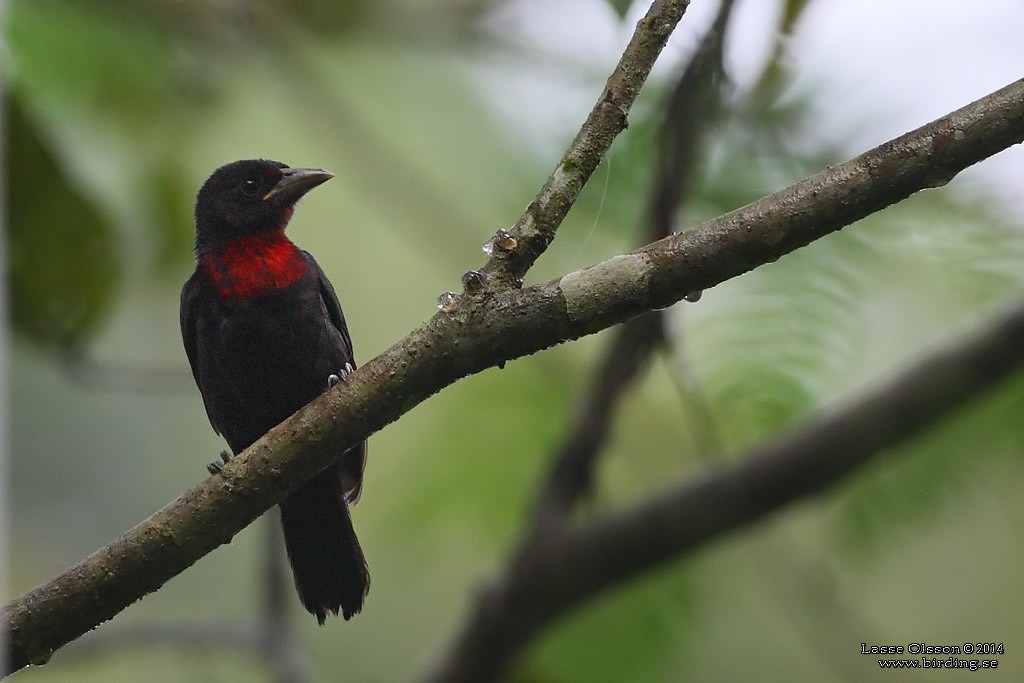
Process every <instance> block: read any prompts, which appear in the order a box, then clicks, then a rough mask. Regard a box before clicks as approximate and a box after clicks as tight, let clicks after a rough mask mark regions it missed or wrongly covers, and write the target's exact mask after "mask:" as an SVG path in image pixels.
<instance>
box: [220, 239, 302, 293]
mask: <svg viewBox="0 0 1024 683" xmlns="http://www.w3.org/2000/svg"><path fill="white" fill-rule="evenodd" d="M203 267H205V268H206V272H207V273H208V274H209V276H210V279H211V280H212V281H213V286H214V287H216V288H217V295H218V296H220V297H221V298H224V299H250V298H253V297H257V296H260V295H263V294H267V293H269V292H272V291H274V290H277V289H283V288H285V287H288V286H290V285H293V284H295V283H296V282H298V281H299V280H301V279H302V277H303V276H304V275H305V274H306V267H307V264H306V259H305V258H303V256H302V252H301V251H299V248H298V247H296V246H295V245H294V244H292V242H291V240H289V239H288V238H287V237H285V236H284V233H283V232H271V233H262V234H259V235H247V236H246V237H240V238H238V239H236V240H233V241H231V242H228V243H227V244H225V245H224V246H222V247H220V248H218V249H216V250H214V251H212V252H210V253H209V254H207V255H206V256H205V257H204V258H203Z"/></svg>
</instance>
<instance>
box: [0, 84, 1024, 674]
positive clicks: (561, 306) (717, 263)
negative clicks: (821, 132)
mask: <svg viewBox="0 0 1024 683" xmlns="http://www.w3.org/2000/svg"><path fill="white" fill-rule="evenodd" d="M1022 138H1024V81H1018V82H1015V83H1013V84H1011V85H1009V86H1007V87H1005V88H1003V89H1001V90H999V91H997V92H995V93H993V94H992V95H989V96H987V97H985V98H982V99H981V100H979V101H977V102H975V103H973V104H971V105H968V106H967V107H964V108H963V109H961V110H959V111H957V112H954V113H953V114H950V115H949V116H946V117H943V118H941V119H939V120H938V121H935V122H934V123H931V124H928V125H926V126H923V127H922V128H920V129H918V130H916V131H914V132H912V133H909V134H907V135H904V136H902V137H901V138H898V139H897V140H894V141H892V142H889V143H886V144H884V145H882V146H881V147H878V148H876V149H874V150H872V151H870V152H868V153H866V154H863V155H861V156H859V157H857V158H856V159H853V160H851V161H848V162H846V163H843V164H840V165H838V166H835V167H833V168H830V169H827V170H825V171H822V172H821V173H818V174H816V175H814V176H811V177H810V178H808V179H807V180H804V181H802V182H800V183H797V184H795V185H793V186H791V187H789V188H787V189H785V190H782V191H780V192H777V193H775V194H773V195H771V196H769V197H765V198H763V199H761V200H758V201H756V202H753V203H752V204H749V205H748V206H746V207H743V208H741V209H739V210H736V211H733V212H731V213H729V214H726V215H725V216H722V217H720V218H717V219H714V220H712V221H708V222H707V223H704V224H703V225H701V226H698V227H697V228H696V229H694V230H691V231H687V232H684V233H680V234H677V235H674V236H672V237H669V238H666V239H663V240H661V241H659V242H656V243H654V244H651V245H649V246H647V247H645V248H643V249H641V250H639V251H636V252H633V253H631V254H627V255H623V256H617V257H614V258H612V259H609V260H608V261H605V262H603V263H599V264H597V265H595V266H592V267H590V268H588V269H586V270H583V271H579V272H575V273H571V274H569V275H566V276H564V277H561V278H559V279H556V280H552V281H550V282H547V283H543V284H541V285H537V286H535V287H530V288H528V289H524V290H519V289H514V288H510V289H505V290H502V291H496V292H493V293H492V294H491V295H490V296H487V297H484V298H480V299H476V298H470V297H461V299H460V300H459V302H458V305H457V306H454V307H453V309H452V311H451V312H448V313H446V312H440V313H438V314H436V315H435V316H434V317H433V318H431V319H430V320H428V321H426V322H425V323H423V324H422V325H421V326H420V327H419V328H417V329H415V330H413V331H412V332H411V333H410V334H409V335H408V336H407V337H405V338H404V339H402V340H400V341H399V342H398V343H396V344H395V345H394V346H392V347H391V348H389V349H387V350H386V351H384V352H383V353H382V354H380V355H379V356H378V357H377V358H375V359H373V360H372V361H370V362H369V363H367V364H366V365H364V366H363V367H361V368H360V369H359V370H357V371H356V372H355V373H353V375H352V376H351V377H350V378H349V381H348V382H347V383H344V384H342V385H339V386H337V387H335V388H333V389H331V390H329V391H327V392H325V394H324V395H322V396H321V397H319V398H318V399H316V400H315V401H313V402H312V403H310V404H309V405H307V406H306V407H304V408H303V409H301V410H299V411H298V412H297V413H296V414H295V415H293V416H291V417H290V418H288V419H287V420H286V421H285V422H283V423H282V424H281V425H278V426H277V427H275V428H274V429H272V430H271V431H270V432H269V433H268V434H267V435H266V436H264V437H263V438H261V439H260V440H259V441H257V442H256V443H255V444H253V446H251V447H250V448H248V449H247V450H246V451H244V452H243V453H242V454H240V455H239V456H238V457H236V458H234V459H233V460H232V461H231V462H230V463H228V464H227V465H226V466H225V467H224V473H223V475H222V476H216V477H209V478H207V479H205V480H203V481H202V482H200V483H199V484H198V485H197V486H195V487H194V488H192V489H191V490H189V491H187V492H185V493H184V494H182V495H181V496H180V497H179V498H178V499H176V500H175V501H173V502H172V503H170V504H168V505H167V506H165V507H164V508H162V509H161V510H159V511H157V512H156V513H154V514H153V515H152V516H151V517H150V518H149V519H147V520H145V521H144V522H142V523H140V524H139V525H137V526H135V527H134V528H132V529H130V530H129V531H127V532H125V533H124V534H123V535H122V536H120V537H119V538H117V539H116V540H114V541H113V542H112V543H110V544H109V545H107V546H105V547H103V548H101V549H100V550H98V551H96V552H95V553H93V554H92V555H90V556H89V557H87V558H85V559H84V560H82V561H81V562H79V563H78V564H76V565H75V566H74V567H72V568H70V569H69V570H67V571H66V572H64V573H63V574H61V575H60V576H58V577H56V578H55V579H53V580H51V581H50V582H48V583H46V584H44V585H42V586H39V587H38V588H35V589H34V590H32V591H29V592H28V593H26V594H24V595H22V596H20V597H18V598H15V599H14V600H12V601H11V602H10V603H8V604H7V605H5V606H4V608H3V609H2V610H0V624H2V625H3V627H4V630H5V631H6V635H7V636H8V648H9V650H8V655H9V657H8V660H7V662H6V666H7V669H8V671H13V670H17V669H20V668H22V667H24V666H26V665H28V664H30V663H42V662H45V661H47V659H48V658H49V657H50V655H51V653H52V652H53V651H54V650H55V649H57V648H59V647H60V646H62V645H64V644H65V643H67V642H68V641H70V640H72V639H74V638H77V637H78V636H80V635H81V634H82V633H85V632H86V631H88V630H90V629H92V628H94V627H95V626H97V625H98V624H101V623H103V622H104V621H106V620H107V619H110V618H111V617H113V616H114V615H115V614H117V613H118V612H119V611H121V610H122V609H124V608H125V607H126V606H128V605H129V604H131V603H132V602H134V601H136V600H138V599H140V598H142V597H143V596H145V595H146V594H148V593H150V592H152V591H154V590H156V589H157V588H159V587H160V586H161V585H163V584H164V583H165V582H166V581H167V580H169V579H170V578H172V577H173V576H175V575H177V574H179V573H181V572H182V571H184V570H185V569H186V568H187V567H189V566H190V565H192V564H193V563H194V562H196V560H198V559H199V558H200V557H202V556H203V555H205V554H206V553H208V552H210V551H211V550H213V549H214V548H216V547H217V546H219V545H221V544H222V543H225V542H227V541H228V540H230V539H231V537H232V536H233V535H234V534H236V533H238V531H240V530H241V529H242V528H244V527H245V526H246V525H248V524H249V523H251V522H252V521H253V520H254V519H256V517H258V516H259V515H260V514H262V513H263V512H264V511H266V510H268V509H269V508H270V507H272V506H273V505H275V504H276V503H277V502H279V501H280V500H281V499H283V498H284V497H285V496H286V495H287V494H289V493H290V492H292V491H294V490H295V489H297V488H298V487H299V486H300V485H301V484H302V483H303V482H304V481H307V480H309V479H311V478H312V477H313V476H314V475H315V474H317V473H318V472H320V471H322V470H323V469H324V468H325V467H327V466H329V465H330V464H331V463H332V462H333V460H334V459H335V457H336V454H338V453H342V452H344V450H345V449H346V448H348V447H351V446H352V445H354V444H356V443H358V442H359V441H361V440H363V439H365V438H366V437H368V436H369V435H370V434H372V433H373V432H375V431H377V430H379V429H381V428H382V427H384V426H385V425H387V424H389V423H390V422H393V421H394V420H396V419H398V418H399V417H400V416H401V415H403V414H404V413H406V412H408V411H409V410H410V409H411V408H412V407H414V406H415V405H417V404H419V403H420V402H422V401H423V400H425V399H426V398H428V397H429V396H431V395H433V394H434V393H436V392H438V391H440V390H441V389H443V388H444V387H446V386H448V385H449V384H452V383H453V382H455V381H457V380H458V379H460V378H462V377H465V376H466V375H469V374H473V373H476V372H480V371H481V370H484V369H486V368H489V367H492V366H496V365H503V364H504V363H505V362H506V361H508V360H512V359H515V358H519V357H521V356H524V355H527V354H530V353H534V352H536V351H539V350H541V349H545V348H548V347H550V346H553V345H555V344H559V343H562V342H565V341H567V340H570V339H576V338H578V337H581V336H584V335H587V334H592V333H594V332H597V331H599V330H601V329H604V328H606V327H609V326H610V325H613V324H616V323H620V322H623V321H624V320H627V319H629V318H631V317H633V316H636V315H638V314H640V313H643V312H645V311H648V310H652V309H657V308H663V307H666V306H669V305H671V304H673V303H675V302H676V301H678V300H679V299H681V298H682V297H683V296H684V295H686V293H687V292H692V291H695V290H698V289H706V288H708V287H711V286H713V285H714V284H717V283H719V282H722V281H724V280H726V279H728V278H730V277H734V276H736V275H739V274H741V273H743V272H745V271H747V270H750V269H752V268H754V267H756V266H758V265H760V264H763V263H766V262H769V261H773V260H775V259H777V258H779V257H780V256H782V255H783V254H785V253H788V252H789V251H792V250H794V249H797V248H799V247H801V246H804V245H806V244H808V243H810V242H811V241H813V240H814V239H817V238H818V237H821V236H823V235H826V234H828V233H829V232H832V231H835V230H838V229H839V228H841V227H843V226H844V225H846V224H848V223H850V222H852V221H855V220H857V219H859V218H862V217H864V216H866V215H868V214H870V213H872V212H874V211H878V210H880V209H882V208H884V207H886V206H888V205H889V204H892V203H894V202H896V201H899V200H900V199H903V198H905V197H907V196H909V195H910V194H913V193H914V192H916V191H917V190H919V189H922V188H925V187H935V186H938V185H941V184H943V183H945V182H946V181H948V180H949V179H950V178H952V177H953V176H954V175H955V174H956V173H957V172H959V171H960V170H962V169H963V168H966V167H967V166H970V165H971V164H974V163H976V162H978V161H980V160H981V159H984V158H986V157H988V156H991V155H992V154H995V153H996V152H998V151H1000V150H1002V149H1004V148H1006V147H1008V146H1010V145H1012V144H1015V143H1019V142H1020V141H1021V139H1022ZM528 248H532V247H528Z"/></svg>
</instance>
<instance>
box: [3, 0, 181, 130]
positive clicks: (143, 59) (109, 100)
mask: <svg viewBox="0 0 1024 683" xmlns="http://www.w3.org/2000/svg"><path fill="white" fill-rule="evenodd" d="M7 39H8V42H9V44H10V53H11V57H12V59H11V65H12V69H11V77H12V80H13V81H14V82H15V83H16V84H18V85H19V87H21V88H22V89H24V90H25V91H26V92H28V91H29V89H31V93H32V97H33V101H35V100H36V99H43V100H45V102H46V104H48V105H50V106H54V107H61V108H64V109H66V108H68V107H70V110H67V111H65V112H64V114H65V115H73V114H74V113H75V112H77V111H89V112H90V113H91V114H95V113H96V112H95V110H97V109H99V110H102V111H103V112H105V113H106V114H107V115H109V116H114V117H116V118H117V119H118V120H119V121H120V123H121V124H122V125H123V124H125V123H129V122H142V123H145V122H146V120H147V118H148V117H150V116H155V115H158V114H159V113H160V111H161V110H163V109H166V108H167V107H169V106H170V107H173V106H174V98H173V97H171V96H170V92H169V89H167V87H166V86H167V76H168V73H169V70H170V56H171V52H170V49H169V46H168V44H167V42H166V40H164V38H163V36H162V35H161V34H160V33H159V32H158V31H156V30H154V27H152V26H150V25H147V24H146V23H145V22H143V21H140V20H138V18H137V17H136V16H135V15H133V14H131V13H115V12H110V11H96V10H95V9H93V10H92V11H89V10H88V9H87V8H85V7H82V6H79V5H77V4H75V3H59V2H26V1H24V0H21V1H17V2H13V3H12V5H11V11H10V15H9V17H8V30H7Z"/></svg>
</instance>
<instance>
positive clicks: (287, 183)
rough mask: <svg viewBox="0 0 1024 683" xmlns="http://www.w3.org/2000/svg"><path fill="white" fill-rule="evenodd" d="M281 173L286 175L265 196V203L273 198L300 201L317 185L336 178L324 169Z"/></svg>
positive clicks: (302, 169) (288, 170) (286, 170)
mask: <svg viewBox="0 0 1024 683" xmlns="http://www.w3.org/2000/svg"><path fill="white" fill-rule="evenodd" d="M281 173H283V174H284V175H282V176H281V179H280V180H279V181H277V184H276V185H274V187H272V188H270V192H268V193H266V194H265V195H263V201H267V200H268V199H270V198H271V197H284V198H287V199H298V198H299V197H301V196H302V195H304V194H306V193H307V192H309V191H310V190H312V189H313V188H314V187H316V186H317V185H320V184H321V183H326V182H327V181H328V180H330V179H331V178H333V177H334V174H333V173H331V172H330V171H325V170H324V169H322V168H282V169H281Z"/></svg>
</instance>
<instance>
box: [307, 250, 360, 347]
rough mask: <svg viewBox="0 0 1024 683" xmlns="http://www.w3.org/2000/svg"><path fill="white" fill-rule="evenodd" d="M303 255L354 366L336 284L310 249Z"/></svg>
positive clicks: (332, 322) (350, 340) (350, 342)
mask: <svg viewBox="0 0 1024 683" xmlns="http://www.w3.org/2000/svg"><path fill="white" fill-rule="evenodd" d="M302 255H303V256H305V258H306V262H307V263H308V264H309V267H310V268H311V269H312V270H313V274H314V276H315V277H316V280H317V284H318V286H319V287H320V299H321V300H322V301H323V303H324V308H325V309H326V310H327V316H328V317H329V318H330V320H331V324H332V325H333V326H334V328H335V329H336V330H338V332H339V334H341V343H342V345H343V346H344V351H345V355H346V356H347V357H348V361H349V362H350V363H352V367H355V366H356V357H355V353H354V352H353V350H352V338H351V337H350V336H349V334H348V325H347V324H346V323H345V314H344V313H342V312H341V303H340V302H339V301H338V295H337V293H335V291H334V286H333V285H332V284H331V281H330V280H328V279H327V276H326V275H324V271H323V270H322V269H321V268H320V264H318V263H317V262H316V259H314V258H313V256H312V255H311V254H310V253H309V252H308V251H303V252H302Z"/></svg>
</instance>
